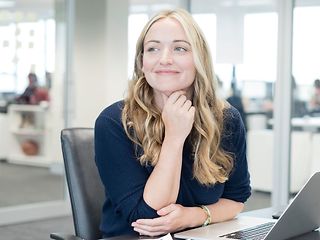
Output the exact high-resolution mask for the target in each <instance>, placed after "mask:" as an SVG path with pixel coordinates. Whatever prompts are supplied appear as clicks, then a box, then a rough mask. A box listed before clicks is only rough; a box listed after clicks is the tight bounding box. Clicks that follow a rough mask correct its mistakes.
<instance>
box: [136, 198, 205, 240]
mask: <svg viewBox="0 0 320 240" xmlns="http://www.w3.org/2000/svg"><path fill="white" fill-rule="evenodd" d="M157 213H158V215H160V216H161V217H158V218H153V219H138V220H137V221H136V222H133V223H132V224H131V226H132V227H133V230H134V231H136V232H138V233H139V234H140V235H146V236H158V235H163V234H167V233H172V232H177V231H180V230H183V229H185V228H189V227H196V226H199V225H201V224H202V223H203V222H204V221H205V218H206V215H205V213H204V212H203V210H202V209H201V208H199V207H183V206H182V205H179V204H170V205H169V206H167V207H164V208H162V209H160V210H159V211H158V212H157ZM197 216H199V217H197Z"/></svg>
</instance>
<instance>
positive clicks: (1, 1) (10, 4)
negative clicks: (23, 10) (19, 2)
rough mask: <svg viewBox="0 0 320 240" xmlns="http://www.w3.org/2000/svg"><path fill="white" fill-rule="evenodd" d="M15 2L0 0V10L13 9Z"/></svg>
mask: <svg viewBox="0 0 320 240" xmlns="http://www.w3.org/2000/svg"><path fill="white" fill-rule="evenodd" d="M15 4H16V3H15V1H10V0H0V8H10V7H14V5H15Z"/></svg>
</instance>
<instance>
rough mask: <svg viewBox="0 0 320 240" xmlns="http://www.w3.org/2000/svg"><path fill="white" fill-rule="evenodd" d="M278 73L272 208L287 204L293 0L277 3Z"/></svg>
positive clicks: (275, 103) (275, 105)
mask: <svg viewBox="0 0 320 240" xmlns="http://www.w3.org/2000/svg"><path fill="white" fill-rule="evenodd" d="M277 3H278V69H277V80H276V84H275V99H274V120H275V121H274V151H275V152H274V162H273V188H272V206H273V207H275V208H278V207H281V206H285V205H287V204H288V202H289V189H290V188H289V186H290V152H291V151H290V150H291V138H290V133H291V96H292V80H291V75H292V29H293V28H292V26H293V0H283V1H278V2H277Z"/></svg>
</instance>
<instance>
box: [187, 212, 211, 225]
mask: <svg viewBox="0 0 320 240" xmlns="http://www.w3.org/2000/svg"><path fill="white" fill-rule="evenodd" d="M191 210H192V211H191V212H190V225H189V226H188V227H189V228H194V227H200V226H202V225H203V223H204V222H205V221H206V220H207V214H206V212H205V211H204V210H203V209H202V208H201V207H191Z"/></svg>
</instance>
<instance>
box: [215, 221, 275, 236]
mask: <svg viewBox="0 0 320 240" xmlns="http://www.w3.org/2000/svg"><path fill="white" fill-rule="evenodd" d="M274 224H275V223H274V222H268V223H264V224H260V225H257V226H254V227H251V228H246V229H243V230H240V231H236V232H232V233H228V234H225V235H221V236H219V237H225V238H230V239H241V240H260V239H263V238H264V237H265V236H266V235H267V233H268V232H269V231H270V229H271V228H272V226H273V225H274Z"/></svg>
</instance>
